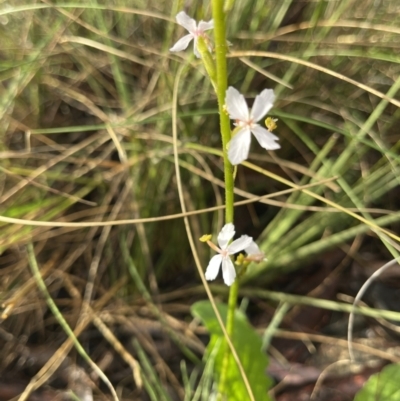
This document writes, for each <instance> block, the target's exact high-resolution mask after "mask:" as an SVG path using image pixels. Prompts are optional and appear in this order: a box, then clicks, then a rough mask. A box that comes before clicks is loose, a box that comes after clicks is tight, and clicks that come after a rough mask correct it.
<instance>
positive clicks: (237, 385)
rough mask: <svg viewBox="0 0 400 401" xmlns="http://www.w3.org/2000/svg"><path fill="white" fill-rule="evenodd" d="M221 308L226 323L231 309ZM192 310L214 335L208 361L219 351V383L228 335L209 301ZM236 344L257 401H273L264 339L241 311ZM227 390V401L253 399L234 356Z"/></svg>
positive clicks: (235, 334)
mask: <svg viewBox="0 0 400 401" xmlns="http://www.w3.org/2000/svg"><path fill="white" fill-rule="evenodd" d="M217 308H218V311H219V313H220V314H221V317H222V319H223V320H224V321H226V315H227V311H228V307H227V305H225V304H217ZM191 310H192V314H193V316H195V317H198V318H200V319H201V320H202V322H203V323H204V325H205V326H206V327H207V329H208V331H209V332H210V334H211V339H210V342H209V344H208V346H207V352H206V357H207V356H208V355H210V354H211V352H212V350H213V348H214V347H216V346H218V347H219V349H218V351H217V353H216V357H215V365H214V366H215V380H216V381H217V382H218V379H219V377H220V375H221V366H222V358H223V348H224V347H223V346H220V345H221V344H223V343H224V335H223V333H222V330H221V327H220V326H219V324H218V321H217V318H216V316H215V314H214V311H213V309H212V306H211V304H210V302H209V301H200V302H196V303H195V304H194V305H193V306H192V308H191ZM232 341H233V345H234V346H235V349H236V351H237V353H238V355H239V358H240V361H241V362H242V365H243V368H244V371H245V372H246V375H247V378H248V380H249V382H250V386H251V388H252V390H253V394H254V397H255V399H256V401H270V400H271V398H270V397H269V396H268V394H267V391H268V389H269V388H270V387H271V384H272V380H271V379H270V377H269V376H267V372H266V370H267V366H268V358H267V356H266V354H265V353H264V352H262V351H261V345H262V341H261V337H260V336H259V335H258V334H257V333H256V332H255V330H254V329H253V328H252V327H251V326H250V324H249V323H248V321H247V318H246V316H245V315H244V314H243V313H242V312H240V311H238V310H237V311H236V312H235V326H234V332H233V336H232ZM227 389H228V394H227V399H228V400H229V401H243V400H247V399H249V398H248V393H247V390H246V387H245V385H244V382H243V379H242V376H241V374H240V372H239V369H238V367H237V365H236V362H235V360H234V359H233V357H232V356H231V358H230V361H229V366H228V375H227Z"/></svg>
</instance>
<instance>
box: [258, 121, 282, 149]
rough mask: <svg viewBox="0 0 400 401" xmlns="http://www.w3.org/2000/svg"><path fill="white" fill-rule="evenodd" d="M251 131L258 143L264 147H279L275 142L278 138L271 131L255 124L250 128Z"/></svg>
mask: <svg viewBox="0 0 400 401" xmlns="http://www.w3.org/2000/svg"><path fill="white" fill-rule="evenodd" d="M251 132H252V133H253V134H254V136H255V137H256V139H257V141H258V143H259V144H260V145H261V146H262V147H263V148H264V149H268V150H274V149H279V148H280V147H281V146H280V145H279V143H276V142H275V141H277V140H278V139H279V138H278V137H277V136H276V135H274V134H273V133H272V132H269V131H268V130H266V129H265V128H263V127H261V126H260V125H258V124H256V125H254V126H253V127H252V128H251Z"/></svg>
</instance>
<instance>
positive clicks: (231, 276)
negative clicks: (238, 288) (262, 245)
mask: <svg viewBox="0 0 400 401" xmlns="http://www.w3.org/2000/svg"><path fill="white" fill-rule="evenodd" d="M234 235H235V226H234V225H233V224H232V223H228V224H225V225H224V227H222V230H221V232H220V233H219V234H218V245H219V248H218V247H217V246H216V245H214V244H213V243H212V242H210V241H207V243H208V245H210V246H211V248H213V249H214V250H215V251H216V252H218V255H215V256H213V257H212V258H211V260H210V263H209V264H208V266H207V270H206V274H205V276H206V279H207V280H214V279H215V278H216V277H217V275H218V272H219V267H220V266H221V263H222V276H223V278H224V282H225V284H226V285H228V286H230V285H232V284H233V282H234V281H235V277H236V270H235V266H234V265H233V262H232V260H231V258H230V255H233V254H235V253H237V252H240V251H243V250H244V249H245V248H246V247H248V246H250V244H251V242H252V241H253V239H252V238H251V237H248V236H247V235H242V236H241V237H240V238H238V239H236V240H235V241H233V242H232V243H230V244H229V241H230V240H231V239H232V238H233V236H234Z"/></svg>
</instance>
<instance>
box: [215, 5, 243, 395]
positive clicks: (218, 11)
mask: <svg viewBox="0 0 400 401" xmlns="http://www.w3.org/2000/svg"><path fill="white" fill-rule="evenodd" d="M223 7H224V1H223V0H212V13H213V19H214V40H215V59H216V70H217V85H216V91H217V97H218V109H219V117H220V128H221V136H222V150H223V156H224V174H225V206H226V209H225V222H226V223H233V213H234V211H233V202H234V193H233V187H234V177H233V167H232V164H231V163H230V162H229V159H228V152H227V144H228V143H229V141H230V139H231V129H230V121H229V116H228V114H227V113H226V111H225V110H224V104H225V94H226V89H227V87H228V71H227V63H226V53H227V51H228V46H227V41H226V25H225V13H224V8H223ZM238 292H239V282H238V280H236V281H235V282H234V283H233V284H232V286H231V288H230V290H229V301H228V314H227V321H226V331H227V333H228V335H229V337H230V338H232V334H233V326H234V316H235V309H236V304H237V297H238ZM230 356H231V355H230V350H229V347H228V344H227V343H226V342H225V343H224V356H223V360H222V370H221V377H220V380H219V388H218V392H219V394H218V399H219V400H221V399H222V397H223V395H224V394H226V379H227V373H228V369H229V358H230Z"/></svg>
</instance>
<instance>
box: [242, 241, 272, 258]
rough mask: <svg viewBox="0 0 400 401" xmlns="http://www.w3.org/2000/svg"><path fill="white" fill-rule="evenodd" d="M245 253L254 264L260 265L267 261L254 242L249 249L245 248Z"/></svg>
mask: <svg viewBox="0 0 400 401" xmlns="http://www.w3.org/2000/svg"><path fill="white" fill-rule="evenodd" d="M244 251H245V252H246V253H247V258H248V259H249V260H251V261H253V262H256V263H259V262H261V261H263V260H267V259H266V257H265V253H264V252H263V251H262V250H261V249H260V248H259V246H258V245H257V244H256V243H255V242H254V241H252V242H251V244H250V245H249V246H248V247H246V248H244Z"/></svg>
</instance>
